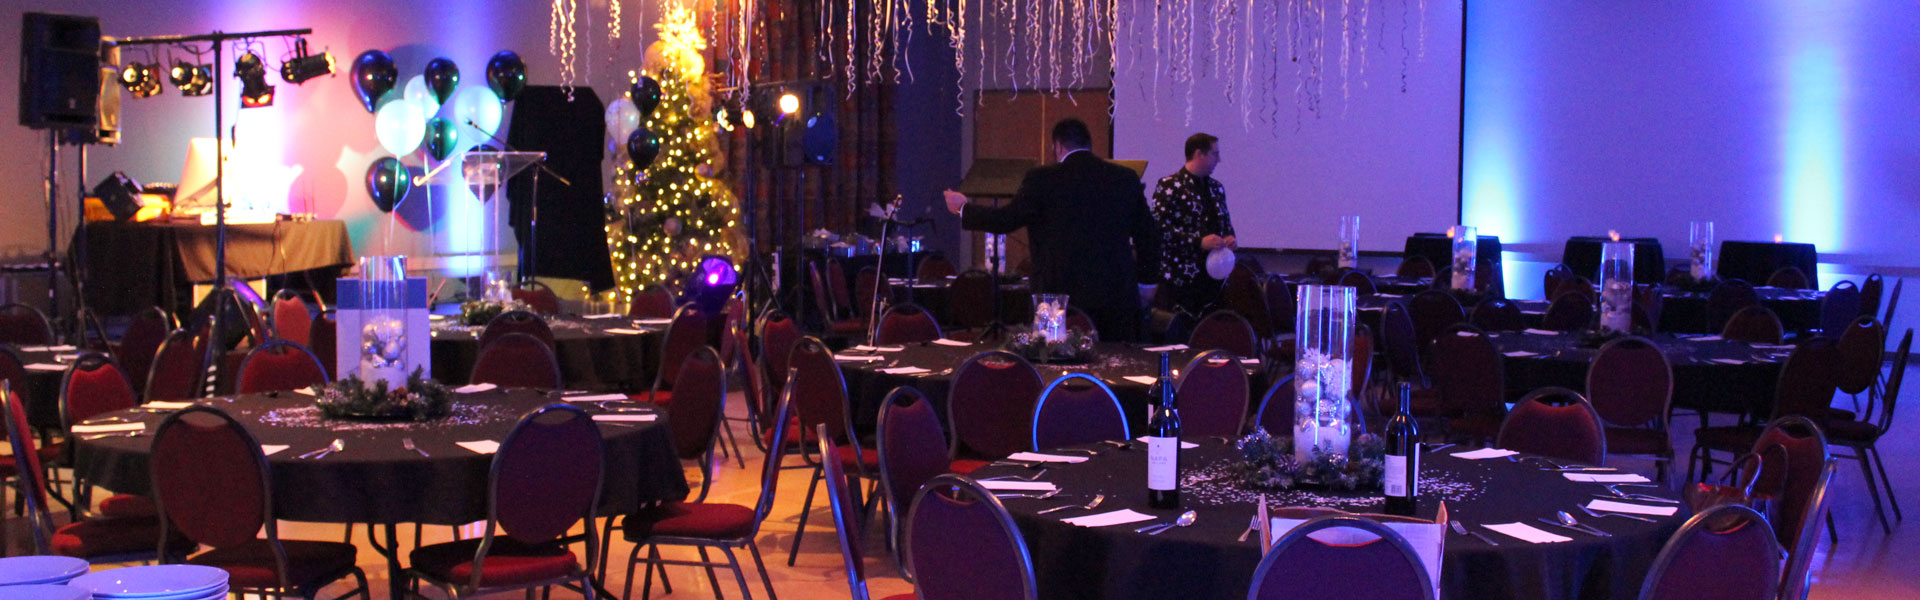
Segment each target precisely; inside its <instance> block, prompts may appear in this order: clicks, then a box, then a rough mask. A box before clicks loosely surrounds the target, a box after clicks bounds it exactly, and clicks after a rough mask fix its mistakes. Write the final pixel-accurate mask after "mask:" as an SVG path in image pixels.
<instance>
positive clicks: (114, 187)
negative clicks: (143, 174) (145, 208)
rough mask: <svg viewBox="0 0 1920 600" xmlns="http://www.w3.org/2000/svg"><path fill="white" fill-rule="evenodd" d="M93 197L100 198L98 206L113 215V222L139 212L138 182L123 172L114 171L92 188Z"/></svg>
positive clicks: (131, 216) (129, 217)
mask: <svg viewBox="0 0 1920 600" xmlns="http://www.w3.org/2000/svg"><path fill="white" fill-rule="evenodd" d="M93 195H94V196H98V197H99V198H100V205H101V206H105V207H107V212H109V213H113V220H115V221H125V220H127V219H131V218H133V215H134V213H137V212H140V182H138V181H134V180H133V178H132V177H128V176H127V174H126V173H125V172H121V171H114V172H113V174H112V175H108V176H107V178H106V179H102V180H100V185H96V186H93Z"/></svg>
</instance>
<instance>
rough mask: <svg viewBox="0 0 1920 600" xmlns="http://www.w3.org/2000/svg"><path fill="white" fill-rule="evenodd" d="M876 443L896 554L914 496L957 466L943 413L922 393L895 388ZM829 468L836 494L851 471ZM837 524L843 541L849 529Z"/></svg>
mask: <svg viewBox="0 0 1920 600" xmlns="http://www.w3.org/2000/svg"><path fill="white" fill-rule="evenodd" d="M874 440H875V445H876V446H878V450H879V452H880V469H879V476H880V487H879V492H880V495H881V501H882V502H885V503H886V506H888V507H890V510H888V511H887V535H886V540H887V547H888V548H893V549H896V550H897V549H898V548H899V539H900V538H899V536H900V531H901V527H903V526H905V525H906V522H905V520H904V518H905V516H906V508H907V506H908V504H909V503H911V502H912V501H913V493H914V492H916V491H919V490H920V486H921V485H925V484H926V483H927V482H928V481H930V480H932V479H933V478H934V477H937V476H939V475H941V474H944V473H948V472H950V468H951V464H952V463H951V461H949V460H947V439H946V433H945V432H943V431H941V429H940V414H939V413H938V412H936V411H935V410H934V409H933V403H931V402H928V401H927V397H926V396H924V395H922V394H921V393H920V390H916V389H914V388H911V387H907V386H900V387H897V388H893V391H892V392H889V393H888V394H887V397H886V399H884V400H882V401H881V402H880V419H879V421H878V426H877V427H876V428H875V433H874ZM830 442H831V440H824V441H823V443H830ZM836 453H837V452H836ZM836 453H822V454H821V456H833V455H835V454H836ZM826 464H827V465H828V469H829V473H828V475H827V483H828V490H829V491H830V492H833V491H837V489H838V487H840V486H844V485H845V484H844V483H843V482H844V481H845V480H846V475H845V473H846V468H845V467H844V466H843V465H841V464H840V463H839V462H838V461H826ZM836 472H837V473H836ZM835 510H839V509H835ZM836 523H838V521H837V520H836ZM838 524H840V525H841V526H842V527H843V529H842V531H841V535H842V536H843V537H844V536H845V535H847V531H846V530H845V529H844V526H845V524H844V523H838ZM855 535H858V534H857V533H856V534H855ZM893 558H894V562H895V564H898V565H900V566H901V568H903V569H904V568H906V562H905V561H904V560H901V557H900V556H899V555H898V554H895V555H894V557H893Z"/></svg>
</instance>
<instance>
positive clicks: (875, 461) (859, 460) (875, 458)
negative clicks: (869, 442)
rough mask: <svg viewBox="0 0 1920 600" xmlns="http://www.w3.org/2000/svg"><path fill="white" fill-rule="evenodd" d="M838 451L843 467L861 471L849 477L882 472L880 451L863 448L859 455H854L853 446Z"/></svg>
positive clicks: (840, 447)
mask: <svg viewBox="0 0 1920 600" xmlns="http://www.w3.org/2000/svg"><path fill="white" fill-rule="evenodd" d="M837 451H838V452H839V453H840V464H841V466H844V467H846V468H847V469H849V470H851V469H855V468H858V469H860V470H859V471H855V472H853V473H848V475H849V476H857V475H861V474H865V473H878V472H880V451H879V450H875V449H872V448H861V449H860V453H859V454H854V453H853V452H854V449H853V446H839V447H838V448H837Z"/></svg>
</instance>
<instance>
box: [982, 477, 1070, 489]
mask: <svg viewBox="0 0 1920 600" xmlns="http://www.w3.org/2000/svg"><path fill="white" fill-rule="evenodd" d="M980 487H983V488H987V489H990V490H994V491H1017V492H1051V491H1053V490H1054V486H1053V482H1051V481H1021V480H1018V479H994V480H984V479H983V480H980Z"/></svg>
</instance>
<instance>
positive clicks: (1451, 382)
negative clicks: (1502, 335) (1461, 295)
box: [1433, 324, 1507, 418]
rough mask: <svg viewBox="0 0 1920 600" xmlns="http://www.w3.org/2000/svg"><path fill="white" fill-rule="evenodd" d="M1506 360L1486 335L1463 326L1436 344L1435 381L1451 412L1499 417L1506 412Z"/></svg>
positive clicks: (1451, 330)
mask: <svg viewBox="0 0 1920 600" xmlns="http://www.w3.org/2000/svg"><path fill="white" fill-rule="evenodd" d="M1505 373H1506V362H1505V357H1502V356H1500V351H1499V350H1498V349H1496V348H1494V346H1493V339H1492V338H1489V337H1487V334H1486V332H1483V331H1480V330H1479V329H1475V328H1474V327H1473V326H1472V325H1467V324H1459V325H1454V326H1453V327H1450V328H1448V329H1447V331H1446V332H1445V333H1442V334H1440V338H1439V339H1436V340H1434V342H1433V379H1434V384H1435V387H1438V388H1439V390H1440V404H1441V406H1443V407H1445V408H1446V409H1447V410H1448V411H1449V412H1454V413H1460V414H1464V415H1478V416H1492V417H1496V418H1497V417H1499V416H1500V414H1501V413H1503V412H1505V410H1506V401H1507V383H1506V375H1505Z"/></svg>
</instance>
